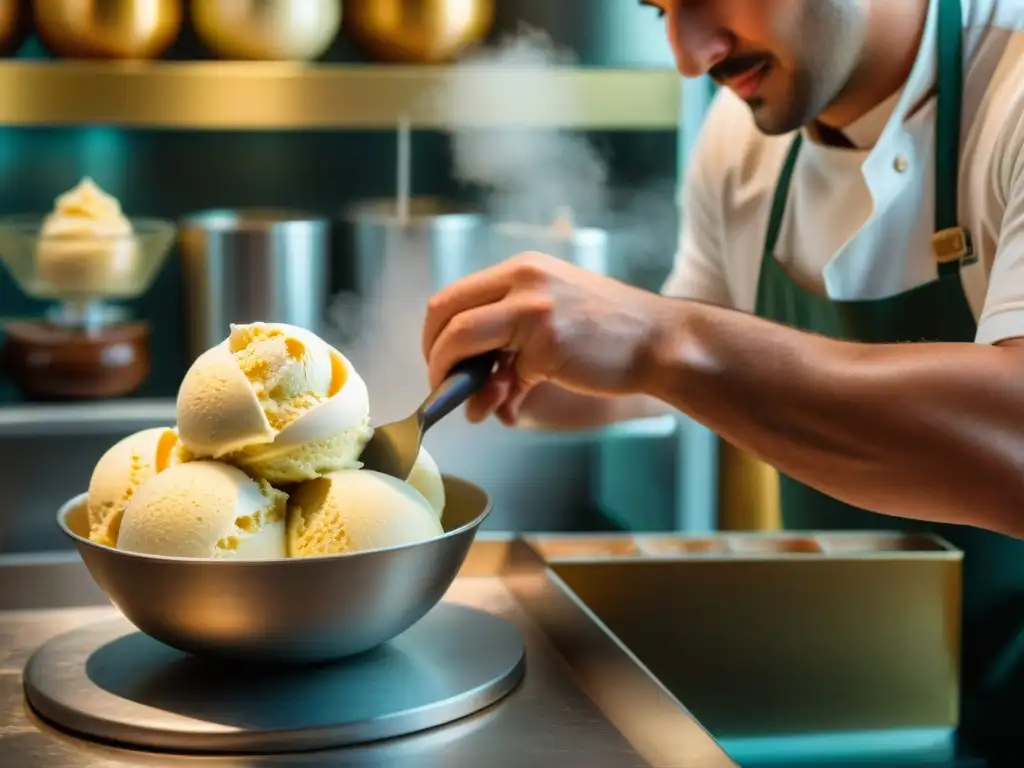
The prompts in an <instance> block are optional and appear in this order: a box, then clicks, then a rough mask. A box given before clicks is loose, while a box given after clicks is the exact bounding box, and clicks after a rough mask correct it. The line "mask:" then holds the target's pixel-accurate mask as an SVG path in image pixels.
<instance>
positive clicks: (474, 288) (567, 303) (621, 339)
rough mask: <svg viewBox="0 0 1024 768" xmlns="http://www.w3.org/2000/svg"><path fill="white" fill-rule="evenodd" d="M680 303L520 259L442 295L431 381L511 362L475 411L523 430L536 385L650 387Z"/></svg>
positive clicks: (428, 347)
mask: <svg viewBox="0 0 1024 768" xmlns="http://www.w3.org/2000/svg"><path fill="white" fill-rule="evenodd" d="M676 307H678V302H673V301H671V300H670V299H665V298H663V297H661V296H658V295H657V294H652V293H649V292H647V291H642V290H640V289H637V288H632V287H630V286H628V285H625V284H623V283H620V282H617V281H615V280H612V279H610V278H607V277H604V276H602V275H598V274H595V273H592V272H587V271H585V270H582V269H580V268H578V267H575V266H573V265H571V264H569V263H567V262H565V261H562V260H560V259H556V258H553V257H551V256H545V255H543V254H538V253H526V254H520V255H518V256H515V257H513V258H511V259H509V260H508V261H505V262H504V263H502V264H499V265H498V266H496V267H492V268H490V269H485V270H482V271H480V272H477V273H474V274H472V275H470V276H469V277H466V278H465V279H463V280H460V281H459V282H457V283H454V284H453V285H451V286H449V287H447V288H445V289H444V290H442V291H441V292H440V293H438V294H437V295H436V296H434V297H433V298H432V299H431V300H430V303H429V304H428V309H427V319H426V324H425V326H424V331H423V352H424V355H425V356H426V359H427V362H428V365H429V373H430V383H431V385H432V386H436V385H437V384H439V383H440V382H441V380H442V379H443V378H444V377H445V375H446V374H447V373H448V371H449V370H450V369H451V368H452V366H454V365H455V364H456V363H458V362H459V361H460V360H463V359H465V358H467V357H471V356H473V355H478V354H482V353H484V352H489V351H492V350H504V351H505V352H506V353H507V354H506V355H505V361H504V363H503V364H502V365H501V366H500V367H499V370H498V372H497V373H496V374H495V376H493V377H492V379H491V381H490V382H489V383H488V385H487V387H485V389H484V390H483V391H482V392H480V393H479V394H478V395H477V396H476V397H474V398H473V399H472V400H471V401H470V402H469V404H468V406H467V415H468V417H469V418H470V420H471V421H481V420H483V419H484V418H486V417H487V416H488V415H489V414H490V413H492V412H496V413H497V414H498V416H499V418H501V420H502V421H504V422H505V423H506V424H514V423H515V422H516V421H517V419H518V415H519V409H520V408H521V406H522V404H523V401H524V400H525V398H526V396H527V394H528V393H529V391H530V389H531V388H532V387H534V386H536V385H537V384H540V383H542V382H552V383H554V384H558V385H560V386H561V387H563V388H564V389H568V390H571V391H574V392H579V393H582V394H589V395H626V394H635V393H639V392H640V391H641V388H642V387H641V383H642V382H643V377H644V369H645V365H646V362H645V361H646V357H647V355H648V352H649V350H650V348H651V347H650V345H651V342H652V341H653V339H654V338H655V337H656V336H657V334H658V332H659V329H660V328H661V327H663V326H664V325H665V324H666V323H671V322H672V316H673V310H674V309H676Z"/></svg>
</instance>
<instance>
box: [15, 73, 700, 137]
mask: <svg viewBox="0 0 1024 768" xmlns="http://www.w3.org/2000/svg"><path fill="white" fill-rule="evenodd" d="M456 76H457V77H456ZM456 82H457V83H458V86H459V88H458V89H456V90H457V92H458V93H459V94H460V95H459V96H458V97H457V98H445V97H444V96H443V95H444V94H446V93H447V94H450V93H452V90H451V89H450V86H452V85H453V83H456ZM463 89H464V90H463ZM466 93H469V94H470V97H469V98H466V97H465V96H464V94H466ZM679 103H680V86H679V76H678V74H677V73H676V72H675V71H674V70H659V69H637V70H621V69H601V68H570V67H565V68H557V69H495V68H490V67H482V68H479V69H476V70H473V69H468V68H454V67H432V66H416V67H410V66H358V65H303V64H292V63H278V62H222V61H214V62H166V61H163V62H77V61H76V62H68V61H58V62H53V61H45V62H44V61H5V62H0V125H7V126H33V125H69V124H71V125H82V124H87V125H117V126H123V127H131V128H157V129H185V130H324V129H332V128H333V129H339V128H347V129H381V128H392V127H394V126H395V125H396V124H397V122H398V120H399V119H400V118H401V117H402V116H403V115H408V116H409V118H410V121H411V123H412V125H413V127H416V128H426V129H445V128H452V127H508V126H528V127H549V128H550V127H557V128H569V129H588V130H675V129H676V128H677V126H678V121H679Z"/></svg>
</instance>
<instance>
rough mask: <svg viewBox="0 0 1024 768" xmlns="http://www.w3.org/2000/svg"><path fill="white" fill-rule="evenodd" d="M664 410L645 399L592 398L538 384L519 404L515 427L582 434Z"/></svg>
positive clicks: (553, 385) (660, 412)
mask: <svg viewBox="0 0 1024 768" xmlns="http://www.w3.org/2000/svg"><path fill="white" fill-rule="evenodd" d="M668 410H669V408H668V406H667V405H665V404H664V403H662V402H660V401H658V400H655V399H654V398H651V397H648V396H645V395H636V396H631V397H594V396H591V395H582V394H579V393H576V392H569V391H568V390H565V389H562V388H561V387H559V386H557V385H555V384H541V385H540V386H538V387H535V388H534V389H533V391H531V392H530V394H529V396H528V397H527V399H526V402H525V403H524V404H523V410H522V415H521V417H520V421H519V424H520V426H522V427H524V428H526V429H543V430H552V431H564V432H570V431H582V430H588V429H599V428H601V427H607V426H609V425H611V424H616V423H618V422H621V421H627V420H629V419H640V418H645V417H648V416H657V415H659V414H662V413H666V412H668Z"/></svg>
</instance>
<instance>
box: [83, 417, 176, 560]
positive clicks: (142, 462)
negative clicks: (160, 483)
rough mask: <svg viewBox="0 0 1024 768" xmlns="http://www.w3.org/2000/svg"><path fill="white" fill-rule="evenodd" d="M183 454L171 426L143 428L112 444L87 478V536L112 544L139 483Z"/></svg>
mask: <svg viewBox="0 0 1024 768" xmlns="http://www.w3.org/2000/svg"><path fill="white" fill-rule="evenodd" d="M183 458H184V456H183V455H182V453H181V444H180V443H179V442H178V434H177V433H176V432H175V431H174V430H173V429H171V428H170V427H157V428H155V429H145V430H143V431H142V432H136V433H135V434H134V435H129V436H128V437H126V438H124V439H123V440H119V441H118V442H117V443H115V444H114V445H113V446H111V447H110V448H109V449H108V450H107V452H106V453H104V454H103V456H102V457H100V460H99V461H98V462H96V466H95V467H94V468H93V471H92V477H91V479H90V480H89V497H88V498H89V500H88V511H89V538H90V539H91V540H92V541H95V542H97V543H98V544H105V545H107V546H108V547H112V546H114V545H115V544H116V543H117V536H118V531H119V530H120V528H121V516H122V514H123V513H124V509H125V507H126V506H127V505H128V502H130V501H131V500H132V497H133V496H134V495H135V493H136V492H137V491H138V489H139V487H140V486H141V485H142V484H143V483H145V482H146V481H147V480H149V479H150V478H151V477H153V476H154V475H157V474H159V473H160V472H163V471H164V470H165V469H168V468H169V467H171V466H173V465H174V464H177V463H180V461H181V460H182V459H183Z"/></svg>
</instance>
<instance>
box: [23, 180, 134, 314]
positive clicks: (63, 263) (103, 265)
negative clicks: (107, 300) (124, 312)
mask: <svg viewBox="0 0 1024 768" xmlns="http://www.w3.org/2000/svg"><path fill="white" fill-rule="evenodd" d="M137 263H138V246H137V243H136V239H135V235H134V233H133V230H132V225H131V222H130V221H129V220H128V218H127V217H126V216H125V215H124V213H123V212H122V211H121V205H120V203H118V201H117V200H116V199H115V198H113V197H111V196H110V195H108V194H106V193H105V192H104V191H103V190H101V189H100V188H99V187H98V186H96V184H95V183H94V182H93V181H92V179H89V178H84V179H82V181H80V182H79V183H78V185H77V186H76V187H75V188H74V189H72V190H70V191H68V192H65V193H64V194H62V195H61V196H60V197H58V198H57V200H56V202H55V203H54V209H53V211H52V212H51V213H50V214H49V215H48V216H47V217H46V218H45V219H44V220H43V225H42V228H41V230H40V233H39V243H38V245H37V248H36V279H37V280H38V281H39V282H40V283H42V284H43V285H44V286H45V287H46V289H47V290H48V291H49V292H53V293H55V294H68V295H71V294H95V295H103V296H111V295H119V294H122V293H126V292H131V289H132V287H133V285H134V282H135V273H136V269H137Z"/></svg>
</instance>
